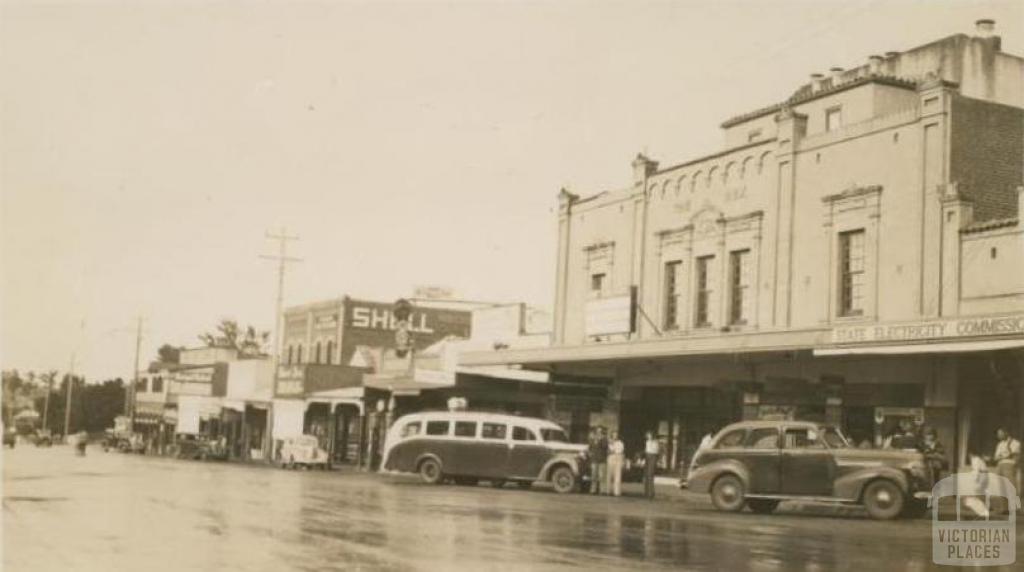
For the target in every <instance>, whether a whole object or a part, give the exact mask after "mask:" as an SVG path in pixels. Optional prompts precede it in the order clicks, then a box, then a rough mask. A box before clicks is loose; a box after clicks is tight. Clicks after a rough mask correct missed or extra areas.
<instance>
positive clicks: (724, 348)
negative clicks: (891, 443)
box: [459, 328, 831, 370]
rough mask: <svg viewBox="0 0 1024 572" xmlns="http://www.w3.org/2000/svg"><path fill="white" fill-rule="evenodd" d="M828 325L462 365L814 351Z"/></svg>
mask: <svg viewBox="0 0 1024 572" xmlns="http://www.w3.org/2000/svg"><path fill="white" fill-rule="evenodd" d="M830 331H831V330H829V329H827V328H814V329H806V330H789V331H776V332H754V333H715V334H711V335H701V336H666V337H664V338H657V339H652V340H635V341H623V342H602V343H592V344H585V345H576V346H556V347H550V348H536V349H515V350H513V349H510V350H495V351H480V352H466V353H464V354H462V355H461V356H460V358H459V365H460V366H495V365H509V364H520V365H522V366H523V367H524V368H529V369H535V370H536V369H548V368H549V367H550V366H551V365H552V364H569V363H587V362H591V363H597V362H614V361H624V360H633V359H658V358H675V357H681V356H696V355H714V354H723V355H728V354H742V353H754V352H784V351H798V350H811V349H814V348H815V347H819V346H821V345H824V342H825V341H826V340H827V339H828V335H829V332H830Z"/></svg>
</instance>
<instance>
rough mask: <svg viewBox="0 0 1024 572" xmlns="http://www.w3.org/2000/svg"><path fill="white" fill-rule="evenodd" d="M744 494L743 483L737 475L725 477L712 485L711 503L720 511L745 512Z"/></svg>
mask: <svg viewBox="0 0 1024 572" xmlns="http://www.w3.org/2000/svg"><path fill="white" fill-rule="evenodd" d="M744 494H745V492H744V489H743V481H741V480H740V479H739V478H738V477H737V476H736V475H725V476H722V477H719V478H718V480H716V481H715V484H714V485H712V487H711V503H712V504H713V505H715V508H717V509H718V510H721V511H725V512H737V511H740V510H743V505H744V504H745V503H744Z"/></svg>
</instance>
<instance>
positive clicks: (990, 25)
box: [974, 18, 996, 38]
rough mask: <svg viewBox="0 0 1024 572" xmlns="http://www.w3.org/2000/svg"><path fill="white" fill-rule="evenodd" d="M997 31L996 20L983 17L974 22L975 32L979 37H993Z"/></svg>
mask: <svg viewBox="0 0 1024 572" xmlns="http://www.w3.org/2000/svg"><path fill="white" fill-rule="evenodd" d="M995 31H996V21H995V20H989V19H987V18H986V19H983V20H978V21H976V22H975V23H974V32H975V33H976V34H977V35H978V37H979V38H991V37H992V36H993V34H995Z"/></svg>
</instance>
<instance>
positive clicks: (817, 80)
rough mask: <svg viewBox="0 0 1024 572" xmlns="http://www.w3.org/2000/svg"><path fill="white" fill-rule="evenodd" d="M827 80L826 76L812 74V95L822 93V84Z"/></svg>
mask: <svg viewBox="0 0 1024 572" xmlns="http://www.w3.org/2000/svg"><path fill="white" fill-rule="evenodd" d="M824 79H825V76H824V75H823V74H820V73H812V74H811V93H817V92H819V91H821V82H822V80H824Z"/></svg>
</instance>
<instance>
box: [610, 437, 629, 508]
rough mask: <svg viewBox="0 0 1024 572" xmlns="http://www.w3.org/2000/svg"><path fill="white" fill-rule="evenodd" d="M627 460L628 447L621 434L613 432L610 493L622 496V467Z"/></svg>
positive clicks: (611, 440)
mask: <svg viewBox="0 0 1024 572" xmlns="http://www.w3.org/2000/svg"><path fill="white" fill-rule="evenodd" d="M625 460H626V445H625V444H624V443H623V442H622V440H620V439H619V433H618V432H617V431H612V438H611V439H610V440H609V441H608V481H609V482H608V493H607V494H612V495H615V496H617V497H619V496H622V465H623V462H624V461H625Z"/></svg>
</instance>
